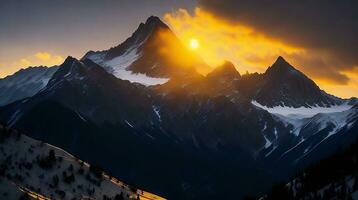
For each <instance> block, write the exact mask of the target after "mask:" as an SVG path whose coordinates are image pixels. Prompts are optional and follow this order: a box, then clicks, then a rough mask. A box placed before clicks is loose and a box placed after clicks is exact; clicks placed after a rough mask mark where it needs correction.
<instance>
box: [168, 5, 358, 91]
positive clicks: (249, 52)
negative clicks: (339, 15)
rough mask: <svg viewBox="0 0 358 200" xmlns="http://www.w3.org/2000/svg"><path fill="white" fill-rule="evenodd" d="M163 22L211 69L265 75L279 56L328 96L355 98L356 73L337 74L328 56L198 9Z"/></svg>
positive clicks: (338, 64) (330, 56)
mask: <svg viewBox="0 0 358 200" xmlns="http://www.w3.org/2000/svg"><path fill="white" fill-rule="evenodd" d="M164 20H165V21H166V22H167V23H168V24H169V26H170V27H171V29H172V30H173V31H174V32H175V33H176V34H177V36H178V37H179V38H180V39H181V40H182V41H183V42H184V43H185V44H187V45H188V47H189V45H190V41H191V40H192V39H197V40H198V41H199V43H200V47H199V48H198V49H197V50H196V53H198V54H199V55H200V56H201V57H202V58H203V59H204V60H205V61H206V62H207V63H208V64H209V65H211V66H217V65H219V64H221V63H222V62H223V61H224V60H230V61H232V62H233V63H235V64H236V67H237V69H238V70H239V72H240V73H244V72H246V71H249V72H264V71H265V70H266V69H267V67H268V66H270V65H272V63H273V62H274V61H275V60H276V58H277V56H279V55H281V56H283V57H285V58H286V59H287V60H288V61H289V62H290V63H291V64H293V65H294V66H296V67H297V68H298V69H299V70H301V71H303V72H304V73H306V74H307V75H308V76H310V77H311V78H313V79H314V80H315V81H316V82H317V83H318V84H319V85H320V87H321V88H322V89H324V90H326V91H327V92H329V93H332V94H335V95H337V96H341V97H351V96H358V77H357V76H356V74H358V70H357V71H356V72H352V71H349V70H347V71H338V69H337V68H336V67H337V66H342V65H343V64H344V63H342V62H339V61H337V60H336V59H333V57H332V55H331V54H329V53H325V52H317V51H312V50H310V49H306V48H304V47H298V46H294V45H293V44H289V43H287V42H283V41H281V40H278V39H276V38H272V37H269V36H267V35H265V34H263V33H260V32H258V31H257V30H255V29H253V28H251V27H249V26H247V25H242V24H239V23H231V22H229V21H227V20H222V19H220V18H218V17H216V16H214V15H213V14H211V13H209V12H206V11H204V10H202V9H200V8H196V9H195V11H194V13H193V14H190V13H189V12H188V11H186V10H184V9H179V10H177V11H174V12H172V13H167V14H165V15H164ZM322 69H325V70H322ZM338 88H339V89H338Z"/></svg>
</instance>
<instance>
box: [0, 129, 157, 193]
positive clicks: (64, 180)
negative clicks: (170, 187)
mask: <svg viewBox="0 0 358 200" xmlns="http://www.w3.org/2000/svg"><path fill="white" fill-rule="evenodd" d="M28 197H33V198H38V199H106V200H110V199H113V200H123V199H163V198H160V197H158V196H156V195H153V194H150V193H147V192H144V191H142V190H138V189H136V188H135V187H131V186H129V185H127V184H124V183H123V182H121V181H119V180H117V179H115V178H113V177H111V176H109V175H107V174H104V173H103V172H102V170H101V168H99V167H96V166H92V165H89V164H88V163H85V162H83V161H81V160H79V159H77V158H75V157H73V156H72V155H70V154H68V153H67V152H65V151H63V150H61V149H59V148H57V147H54V146H52V145H49V144H46V143H43V142H40V141H36V140H34V139H31V138H29V137H27V136H25V135H22V134H20V133H18V132H17V131H16V130H11V129H8V128H6V127H5V126H3V125H0V199H26V198H28Z"/></svg>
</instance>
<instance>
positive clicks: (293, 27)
mask: <svg viewBox="0 0 358 200" xmlns="http://www.w3.org/2000/svg"><path fill="white" fill-rule="evenodd" d="M199 4H200V7H202V8H203V9H205V10H206V11H209V12H211V13H213V14H214V15H216V16H219V17H221V18H223V19H226V20H228V21H230V22H232V23H240V24H245V25H248V26H250V27H253V28H255V30H257V31H258V32H262V33H264V34H266V35H268V36H270V37H273V38H276V39H279V40H282V41H285V42H287V43H289V44H292V45H295V46H298V47H303V48H305V49H308V52H309V53H308V54H309V55H308V58H307V55H293V56H292V58H293V59H295V60H296V61H297V62H299V63H300V64H302V65H305V66H304V67H306V68H307V70H309V71H311V72H312V74H315V75H317V76H322V77H325V78H329V79H332V80H335V81H337V82H340V83H347V81H348V78H347V77H346V76H345V75H343V74H340V73H339V71H344V70H348V71H350V70H352V69H353V68H354V67H357V66H358V1H356V0H315V1H308V0H300V1H299V0H296V1H288V0H275V1H271V0H199ZM312 54H314V55H316V56H315V57H312ZM308 67H310V68H308ZM323 70H325V71H323Z"/></svg>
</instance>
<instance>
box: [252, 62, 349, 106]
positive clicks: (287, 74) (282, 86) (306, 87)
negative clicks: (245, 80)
mask: <svg viewBox="0 0 358 200" xmlns="http://www.w3.org/2000/svg"><path fill="white" fill-rule="evenodd" d="M253 99H254V100H256V101H257V102H259V103H260V104H262V105H265V106H268V107H274V106H289V107H301V106H304V107H307V106H321V107H329V106H332V105H337V104H342V103H343V101H342V99H339V98H337V97H334V96H332V95H329V94H327V93H325V92H324V91H322V90H321V89H320V88H319V87H318V86H317V85H316V84H315V83H314V82H313V81H312V80H311V79H309V78H308V77H307V76H305V75H304V74H303V73H302V72H300V71H298V70H297V69H295V68H294V67H293V66H292V65H290V64H289V63H288V62H286V61H285V60H284V59H283V58H282V57H278V58H277V60H276V62H275V63H274V64H273V65H272V66H271V67H269V68H268V69H267V70H266V72H265V73H264V74H263V77H262V80H261V83H260V84H259V85H258V88H256V93H255V94H254V96H253Z"/></svg>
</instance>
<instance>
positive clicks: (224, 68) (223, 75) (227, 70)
mask: <svg viewBox="0 0 358 200" xmlns="http://www.w3.org/2000/svg"><path fill="white" fill-rule="evenodd" d="M207 77H208V78H210V79H225V80H227V79H230V80H234V79H239V78H240V77H241V76H240V73H239V72H238V71H237V70H236V68H235V66H234V64H232V63H231V62H230V61H225V62H224V63H223V64H222V65H220V66H218V67H216V68H215V69H214V70H213V71H212V72H210V73H209V74H208V75H207Z"/></svg>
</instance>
